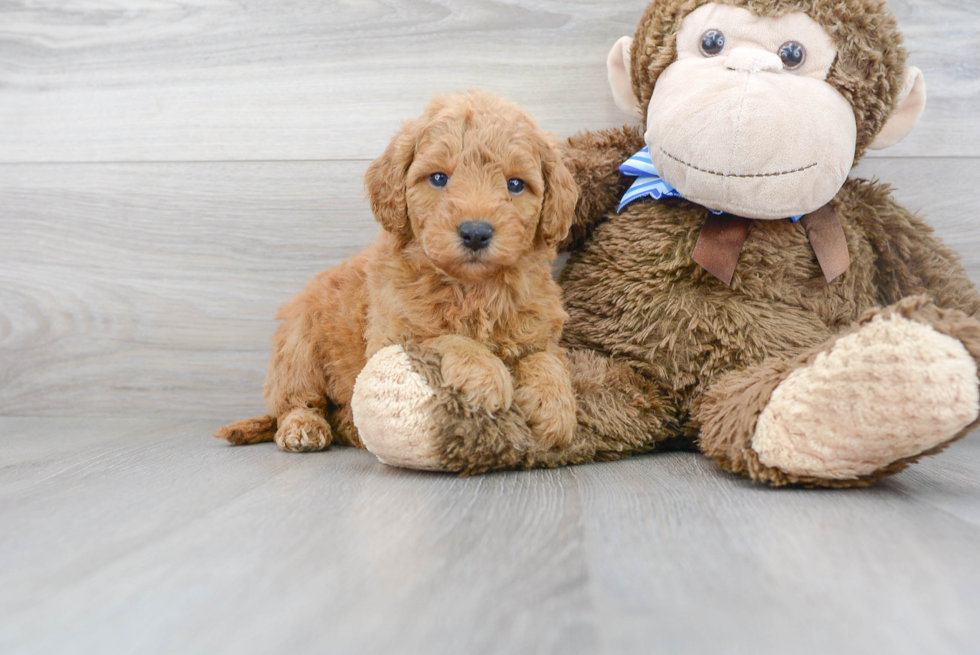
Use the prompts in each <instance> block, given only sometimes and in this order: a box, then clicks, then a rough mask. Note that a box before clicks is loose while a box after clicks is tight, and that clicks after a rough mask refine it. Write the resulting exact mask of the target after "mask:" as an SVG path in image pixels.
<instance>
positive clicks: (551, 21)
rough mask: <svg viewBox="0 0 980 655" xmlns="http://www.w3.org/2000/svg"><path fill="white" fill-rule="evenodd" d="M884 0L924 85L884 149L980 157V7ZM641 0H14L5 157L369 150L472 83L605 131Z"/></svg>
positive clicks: (363, 153) (963, 0) (0, 105)
mask: <svg viewBox="0 0 980 655" xmlns="http://www.w3.org/2000/svg"><path fill="white" fill-rule="evenodd" d="M888 4H889V6H890V7H891V9H892V10H893V11H894V13H895V14H896V16H897V18H898V20H899V23H900V25H901V27H902V29H903V31H904V33H905V36H906V42H907V46H908V48H909V50H910V52H911V53H912V59H911V61H912V63H913V64H914V65H917V66H919V67H920V68H921V69H922V70H923V71H924V73H925V75H926V80H927V84H928V87H929V105H928V108H927V110H926V114H925V116H924V118H923V121H922V123H921V124H920V126H919V127H918V128H917V130H916V131H915V132H914V133H913V134H912V136H911V137H909V138H908V139H907V140H906V141H905V142H904V143H902V144H900V145H899V146H897V147H896V148H894V149H893V150H892V151H889V152H890V154H892V155H893V156H976V155H977V154H978V153H980V125H978V123H977V121H976V120H975V119H976V116H977V111H978V107H980V72H978V69H977V67H976V66H974V65H973V63H972V62H975V61H977V60H978V59H980V40H978V39H977V38H976V34H978V33H980V4H978V3H976V2H975V1H974V0H890V1H889V3H888ZM644 5H645V2H644V1H643V0H610V1H605V2H601V3H587V2H574V1H572V0H512V1H507V2H501V1H492V2H487V1H486V0H459V1H454V2H452V3H432V2H426V1H423V0H385V1H378V0H369V1H365V2H339V1H333V2H327V3H317V2H309V1H303V0H292V1H290V2H280V1H277V0H251V1H250V2H247V3H243V2H232V1H230V0H176V1H173V2H158V1H156V0H135V1H133V0H126V1H125V2H123V1H122V0H109V1H105V0H99V1H96V0H74V1H73V2H70V3H68V4H65V5H58V4H38V3H34V2H26V1H25V0H6V1H5V2H2V3H0V60H2V61H3V62H4V65H3V67H0V131H2V133H3V138H2V139H0V162H57V161H217V160H285V159H288V160H295V159H330V160H338V159H365V158H371V157H374V156H375V155H376V153H378V152H380V151H381V150H382V149H383V147H384V146H385V144H386V143H387V141H388V139H389V138H390V136H391V134H392V133H393V132H394V130H395V128H396V126H397V124H398V121H399V120H402V119H404V118H408V117H411V116H414V115H417V114H418V113H419V112H420V111H421V108H422V106H423V104H424V102H425V100H426V99H427V98H428V97H429V96H430V95H431V94H433V93H435V92H439V91H447V90H452V89H457V88H467V87H473V86H478V87H487V88H490V89H493V90H495V91H497V92H498V93H501V94H503V95H505V96H507V97H510V98H512V99H513V100H515V101H517V102H519V103H521V104H523V105H524V106H526V107H527V108H528V109H529V110H530V111H531V112H532V113H533V114H534V115H536V116H537V117H538V119H539V120H540V122H541V124H542V125H543V126H544V127H545V128H546V129H550V130H554V131H556V132H559V133H561V134H570V133H572V132H574V131H577V130H581V129H598V128H602V127H608V126H615V125H618V124H620V123H621V122H622V121H623V117H622V115H621V114H620V112H619V111H618V110H617V109H616V108H615V106H614V105H613V102H612V99H611V95H610V93H609V91H608V89H607V82H606V72H605V60H606V54H607V53H608V51H609V48H610V47H611V46H612V44H613V43H614V42H615V41H616V39H618V38H619V37H620V36H621V35H624V34H632V33H633V31H634V28H635V24H636V20H637V19H638V18H639V16H640V14H641V12H642V10H643V7H644ZM871 156H877V155H876V154H872V155H871Z"/></svg>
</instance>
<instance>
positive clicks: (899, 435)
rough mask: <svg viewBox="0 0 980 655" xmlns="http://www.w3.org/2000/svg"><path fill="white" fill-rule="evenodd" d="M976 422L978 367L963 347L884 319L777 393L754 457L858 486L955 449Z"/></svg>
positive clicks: (917, 326)
mask: <svg viewBox="0 0 980 655" xmlns="http://www.w3.org/2000/svg"><path fill="white" fill-rule="evenodd" d="M978 412H980V386H978V382H977V365H976V362H975V361H974V359H973V357H971V356H970V354H969V353H968V352H967V350H966V348H965V347H964V346H963V344H962V343H961V342H960V341H959V340H958V339H954V338H953V337H950V336H947V335H945V334H942V333H940V332H937V331H936V330H934V329H933V328H932V327H930V326H928V325H924V324H922V323H918V322H916V321H911V320H908V319H906V318H902V317H901V316H897V315H892V316H889V317H887V318H882V317H876V318H874V319H873V320H872V321H871V322H870V323H868V324H867V325H866V326H864V327H862V328H861V329H860V330H859V331H857V332H855V333H853V334H849V335H848V336H846V337H843V338H842V339H840V340H838V341H837V342H836V343H835V344H834V345H833V347H832V348H831V349H830V350H829V351H827V352H825V353H821V354H820V355H818V356H817V357H816V358H815V360H814V361H813V363H811V364H810V365H809V366H807V367H805V368H801V369H799V370H797V371H794V372H793V373H792V374H791V375H790V376H789V377H788V378H786V379H785V380H784V381H783V382H782V383H780V385H779V386H778V387H776V389H775V391H774V392H773V394H772V397H771V398H770V400H769V404H768V405H767V406H766V408H765V410H763V412H762V414H761V415H760V417H759V421H758V424H757V425H756V431H755V435H754V436H753V438H752V448H753V450H755V451H756V452H757V453H758V455H759V461H760V462H761V463H762V464H764V465H766V466H771V467H775V468H778V469H780V470H782V471H784V472H786V473H790V474H794V475H799V476H814V477H820V478H825V479H832V480H847V479H854V478H857V477H860V476H862V475H869V474H871V473H874V472H875V471H877V470H879V469H881V468H883V467H885V466H887V465H889V464H891V463H892V462H895V461H898V460H900V459H904V458H906V457H913V456H915V455H918V454H920V453H922V452H925V451H926V450H929V449H930V448H933V447H935V446H938V445H940V444H942V443H945V442H946V441H949V440H950V439H952V438H953V437H954V436H956V435H957V434H958V433H959V432H961V431H962V430H963V429H964V428H966V427H967V426H968V425H970V424H971V423H972V422H973V421H975V420H976V419H977V415H978Z"/></svg>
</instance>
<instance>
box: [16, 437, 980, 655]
mask: <svg viewBox="0 0 980 655" xmlns="http://www.w3.org/2000/svg"><path fill="white" fill-rule="evenodd" d="M213 425H214V424H213V423H211V422H206V421H204V422H202V421H191V422H176V421H173V420H170V419H157V420H151V419H89V420H86V421H84V422H78V421H75V420H71V419H14V418H0V439H2V442H3V446H4V447H3V454H2V456H0V579H2V580H3V581H4V583H3V584H2V585H0V652H3V653H9V654H11V655H14V654H17V655H28V654H41V653H44V654H49V653H62V652H63V653H68V652H70V653H73V654H74V655H86V654H89V653H92V654H95V653H99V654H101V653H109V652H111V653H141V654H144V655H151V654H154V653H208V654H211V655H215V654H222V653H243V654H252V653H256V654H257V653H276V654H278V653H324V652H326V653H366V654H371V653H394V652H405V653H409V652H411V653H476V654H482V653H513V654H522V653H564V654H571V655H575V654H578V653H644V654H645V653H652V652H656V653H671V652H684V653H691V652H711V653H741V652H753V653H760V654H768V653H785V652H787V649H790V650H792V652H794V653H801V654H809V653H814V654H817V653H819V654H821V655H823V654H825V653H828V652H833V653H859V652H861V653H867V652H889V653H898V654H902V653H922V652H929V653H967V652H971V649H972V648H973V647H975V645H976V643H977V640H978V639H980V625H978V624H977V622H976V621H975V617H976V616H977V613H978V612H980V562H978V558H977V552H978V545H980V526H978V525H977V523H976V521H975V518H976V515H975V514H974V515H973V518H972V519H971V518H970V516H967V514H968V511H967V512H966V513H960V512H958V511H956V510H955V509H952V510H951V509H947V508H956V507H959V508H967V507H976V506H978V505H980V482H978V480H980V468H978V466H980V443H977V441H976V440H968V441H965V442H960V443H958V444H956V445H954V446H953V447H952V448H951V449H950V450H949V451H948V452H947V453H944V454H943V455H941V456H939V457H936V458H932V459H929V460H927V461H925V462H923V463H921V464H920V465H919V466H917V467H916V469H915V470H914V474H913V473H911V472H910V473H906V474H902V475H900V476H898V477H896V478H893V479H891V480H890V481H888V482H886V483H884V484H882V485H879V486H877V487H876V488H874V489H870V490H846V491H836V492H835V491H825V492H812V491H810V492H808V491H793V490H782V491H773V490H770V489H764V488H759V487H754V486H752V485H750V484H748V483H745V482H744V481H742V480H740V479H737V478H734V477H731V476H727V475H725V474H722V473H720V472H718V471H717V470H716V469H714V468H713V467H711V465H710V464H709V463H708V462H707V461H706V460H704V459H703V458H702V457H701V456H699V455H694V454H686V453H677V454H661V455H651V456H647V457H637V458H633V459H631V460H626V461H623V462H613V463H609V464H601V465H591V466H582V467H576V468H573V469H564V470H557V471H532V472H521V473H507V474H494V475H487V476H483V477H476V478H454V477H450V476H446V475H439V474H427V473H418V472H412V471H403V470H397V469H391V468H388V467H385V466H383V465H381V464H379V463H378V462H377V461H376V460H375V459H374V457H373V456H371V455H370V454H369V453H367V452H364V451H358V450H352V449H344V448H335V449H333V450H331V451H328V452H325V453H315V454H303V455H295V454H288V453H283V452H280V451H278V450H277V449H276V448H275V447H274V446H273V445H272V444H264V445H260V446H253V447H240V448H235V447H230V446H228V445H227V444H223V443H219V442H218V441H216V440H214V439H211V438H210V437H208V436H207V431H208V430H209V429H210V428H211V427H213ZM951 482H952V483H951ZM940 507H943V509H940Z"/></svg>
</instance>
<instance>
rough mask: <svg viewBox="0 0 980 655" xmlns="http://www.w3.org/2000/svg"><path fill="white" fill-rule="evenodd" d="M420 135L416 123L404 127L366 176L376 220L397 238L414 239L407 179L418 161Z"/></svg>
mask: <svg viewBox="0 0 980 655" xmlns="http://www.w3.org/2000/svg"><path fill="white" fill-rule="evenodd" d="M417 132H418V125H417V121H408V122H406V123H404V124H403V125H402V129H401V132H399V133H398V135H397V136H395V138H394V139H392V141H391V143H389V144H388V147H387V148H386V149H385V151H384V154H383V155H381V156H380V157H378V158H377V159H375V160H374V161H373V162H371V165H370V166H368V169H367V173H365V174H364V189H365V190H366V191H367V196H368V200H370V202H371V211H373V212H374V217H375V218H376V219H377V221H378V222H379V223H381V227H383V228H384V229H385V230H386V231H388V232H391V233H392V234H394V235H397V236H404V237H411V230H412V228H411V225H410V223H409V220H408V203H407V202H406V199H405V177H406V175H407V174H408V167H409V166H411V165H412V160H413V159H414V158H415V141H416V138H415V137H416V134H417Z"/></svg>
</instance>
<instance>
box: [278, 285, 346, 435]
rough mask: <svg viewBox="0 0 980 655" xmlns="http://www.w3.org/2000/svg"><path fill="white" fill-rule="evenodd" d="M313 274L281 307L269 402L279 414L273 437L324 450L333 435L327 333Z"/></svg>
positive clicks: (321, 304)
mask: <svg viewBox="0 0 980 655" xmlns="http://www.w3.org/2000/svg"><path fill="white" fill-rule="evenodd" d="M316 283H317V280H316V279H315V280H314V281H313V282H311V284H310V285H308V287H307V289H304V291H303V292H302V293H301V294H299V295H298V296H296V297H295V298H293V299H292V300H290V301H289V302H288V303H286V305H284V306H283V307H282V309H281V310H280V312H279V318H280V319H282V321H283V322H282V324H281V325H280V326H279V329H278V330H277V331H276V334H275V336H274V337H273V340H272V341H273V347H272V361H271V362H270V364H269V373H268V375H267V376H266V381H265V402H266V406H267V407H268V408H269V413H270V414H271V415H273V416H275V417H277V419H278V429H277V430H276V435H275V442H276V444H277V445H278V446H279V447H280V448H282V449H283V450H287V451H290V452H304V451H315V450H323V449H325V448H326V447H327V446H329V445H330V442H331V440H332V434H331V432H330V426H329V425H328V424H327V421H326V419H325V417H324V409H325V407H326V405H327V394H328V386H329V385H328V379H327V372H326V371H327V368H326V361H325V355H324V351H323V348H322V347H321V344H322V343H323V339H324V336H323V335H322V334H321V332H322V329H321V328H320V326H319V325H318V323H317V319H316V316H317V309H318V308H319V307H322V306H323V303H322V302H317V300H318V298H317V296H316V294H315V293H314V292H315V290H316V289H315V284H316Z"/></svg>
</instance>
